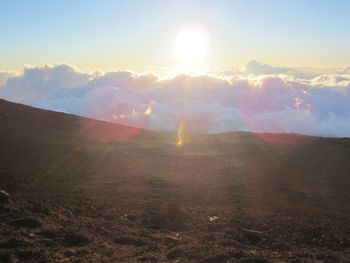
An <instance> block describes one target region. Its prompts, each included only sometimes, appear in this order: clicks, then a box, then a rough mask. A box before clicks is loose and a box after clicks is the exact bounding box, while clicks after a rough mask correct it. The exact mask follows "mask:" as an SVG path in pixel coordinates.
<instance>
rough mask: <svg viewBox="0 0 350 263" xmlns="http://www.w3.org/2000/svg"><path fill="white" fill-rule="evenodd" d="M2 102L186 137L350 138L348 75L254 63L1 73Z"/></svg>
mask: <svg viewBox="0 0 350 263" xmlns="http://www.w3.org/2000/svg"><path fill="white" fill-rule="evenodd" d="M0 98H4V99H7V100H10V101H14V102H19V103H23V104H27V105H31V106H35V107H39V108H44V109H50V110H55V111H61V112H66V113H72V114H77V115H82V116H87V117H92V118H97V119H102V120H107V121H112V122H117V123H123V124H127V125H132V126H137V127H142V128H148V129H154V130H168V131H170V130H174V129H176V128H177V127H178V125H179V122H180V120H182V121H183V122H184V123H185V128H186V129H187V130H190V131H192V132H208V133H219V132H227V131H254V132H278V133H280V132H286V133H301V134H309V135H317V136H332V137H333V136H335V137H350V70H349V68H348V69H344V70H338V71H334V72H330V73H327V74H315V73H312V74H310V73H306V72H304V71H302V70H296V69H290V68H286V67H273V66H270V65H266V64H262V63H259V62H256V61H251V62H249V63H248V64H247V65H246V67H245V68H244V69H242V70H240V71H232V72H228V71H227V72H221V73H220V72H217V74H215V73H211V74H206V75H201V76H194V75H186V74H181V75H176V76H175V77H168V78H166V77H162V78H160V77H158V76H156V75H154V74H151V73H147V74H135V73H132V72H108V73H91V74H90V73H85V72H81V71H79V70H78V69H76V68H74V67H72V66H69V65H65V64H63V65H53V66H51V65H45V66H40V67H27V68H25V69H24V71H23V73H22V74H20V75H13V74H12V73H11V74H10V73H6V72H0Z"/></svg>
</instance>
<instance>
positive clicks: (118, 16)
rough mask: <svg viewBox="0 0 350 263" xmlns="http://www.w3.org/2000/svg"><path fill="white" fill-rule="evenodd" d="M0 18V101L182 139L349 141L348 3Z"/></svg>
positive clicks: (26, 6) (18, 2) (97, 4)
mask: <svg viewBox="0 0 350 263" xmlns="http://www.w3.org/2000/svg"><path fill="white" fill-rule="evenodd" d="M0 8H1V9H0V10H1V19H0V28H1V34H0V98H3V99H6V100H9V101H13V102H18V103H22V104H27V105H31V106H34V107H38V108H44V109H49V110H54V111H60V112H65V113H71V114H76V115H81V116H87V117H91V118H95V119H101V120H106V121H110V122H116V123H122V124H125V125H131V126H134V127H139V128H146V129H152V130H166V131H175V132H176V131H177V134H178V136H180V135H181V136H185V135H186V134H187V135H188V134H191V133H193V132H204V133H220V132H228V131H254V132H278V133H301V134H308V135H316V136H331V137H350V52H349V51H350V34H349V28H350V16H349V10H350V1H348V0H344V1H341V0H333V1H326V0H325V1H316V0H308V1H305V0H293V1H292V0H290V1H279V0H264V1H261V0H230V1H226V0H216V1H214V0H213V1H208V0H200V1H199V0H198V1H190V0H186V1H183V0H176V1H171V0H169V1H160V0H142V1H141V0H138V1H132V0H128V1H107V0H99V1H97V0H96V1H92V0H84V1H83V0H74V1H71V0H69V1H68V0H59V1H58V0H52V1H46V0H28V1H22V0H11V1H10V0H3V1H1V0H0ZM187 135H186V136H187ZM187 137H188V138H190V136H187ZM180 139H181V138H180ZM180 141H181V140H180Z"/></svg>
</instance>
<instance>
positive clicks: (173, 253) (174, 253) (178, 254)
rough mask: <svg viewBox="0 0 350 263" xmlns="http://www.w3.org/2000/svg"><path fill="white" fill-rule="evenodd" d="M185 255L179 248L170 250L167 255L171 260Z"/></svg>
mask: <svg viewBox="0 0 350 263" xmlns="http://www.w3.org/2000/svg"><path fill="white" fill-rule="evenodd" d="M182 255H183V251H182V250H181V249H179V248H175V249H172V250H170V251H169V252H168V253H167V254H166V257H167V258H169V259H175V258H179V257H181V256H182Z"/></svg>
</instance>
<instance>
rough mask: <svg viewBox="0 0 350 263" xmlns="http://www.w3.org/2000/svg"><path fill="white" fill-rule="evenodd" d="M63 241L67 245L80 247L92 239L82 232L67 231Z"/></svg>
mask: <svg viewBox="0 0 350 263" xmlns="http://www.w3.org/2000/svg"><path fill="white" fill-rule="evenodd" d="M63 243H64V245H66V246H72V247H80V246H85V245H87V244H89V243H90V239H89V238H88V237H86V236H84V235H82V234H79V233H74V232H67V233H65V235H64V237H63Z"/></svg>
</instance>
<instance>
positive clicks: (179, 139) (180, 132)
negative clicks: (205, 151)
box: [175, 118, 185, 147]
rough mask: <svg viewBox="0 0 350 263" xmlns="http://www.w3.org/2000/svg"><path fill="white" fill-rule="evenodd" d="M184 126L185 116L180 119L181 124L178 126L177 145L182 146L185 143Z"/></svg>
mask: <svg viewBox="0 0 350 263" xmlns="http://www.w3.org/2000/svg"><path fill="white" fill-rule="evenodd" d="M184 128H185V120H184V119H183V118H181V119H180V122H179V126H178V128H177V137H176V142H175V144H176V145H177V146H179V147H180V146H182V145H183V143H184Z"/></svg>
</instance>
